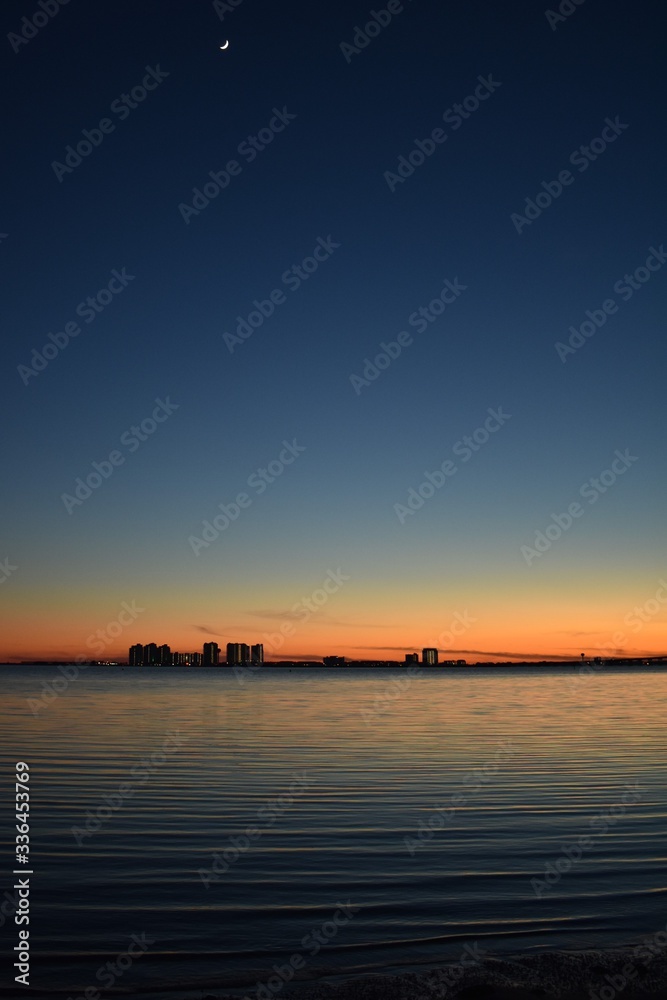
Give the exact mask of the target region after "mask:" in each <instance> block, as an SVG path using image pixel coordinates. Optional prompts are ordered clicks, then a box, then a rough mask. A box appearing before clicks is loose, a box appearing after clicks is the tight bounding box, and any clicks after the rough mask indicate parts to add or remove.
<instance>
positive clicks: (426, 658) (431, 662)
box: [422, 646, 438, 667]
mask: <svg viewBox="0 0 667 1000" xmlns="http://www.w3.org/2000/svg"><path fill="white" fill-rule="evenodd" d="M437 662H438V650H437V649H435V648H430V647H428V646H425V647H424V649H422V663H424V664H425V665H426V666H429V667H434V666H435V665H436V663H437Z"/></svg>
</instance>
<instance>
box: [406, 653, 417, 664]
mask: <svg viewBox="0 0 667 1000" xmlns="http://www.w3.org/2000/svg"><path fill="white" fill-rule="evenodd" d="M405 662H406V663H419V653H406V654H405Z"/></svg>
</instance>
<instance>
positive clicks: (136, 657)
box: [127, 642, 144, 667]
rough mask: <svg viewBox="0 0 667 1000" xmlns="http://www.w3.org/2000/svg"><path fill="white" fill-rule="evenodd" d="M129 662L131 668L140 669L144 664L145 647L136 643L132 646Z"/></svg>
mask: <svg viewBox="0 0 667 1000" xmlns="http://www.w3.org/2000/svg"><path fill="white" fill-rule="evenodd" d="M127 662H128V663H129V664H130V666H131V667H140V666H142V664H143V662H144V647H143V646H142V645H141V643H140V642H137V643H135V645H134V646H130V651H129V653H128V657H127Z"/></svg>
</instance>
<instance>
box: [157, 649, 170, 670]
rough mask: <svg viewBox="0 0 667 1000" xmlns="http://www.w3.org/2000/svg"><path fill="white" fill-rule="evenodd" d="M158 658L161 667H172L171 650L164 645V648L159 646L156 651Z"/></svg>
mask: <svg viewBox="0 0 667 1000" xmlns="http://www.w3.org/2000/svg"><path fill="white" fill-rule="evenodd" d="M158 656H159V658H160V659H159V663H160V666H161V667H170V666H171V665H172V662H173V660H172V658H171V648H170V647H169V646H167V645H166V644H165V645H164V646H160V648H159V649H158Z"/></svg>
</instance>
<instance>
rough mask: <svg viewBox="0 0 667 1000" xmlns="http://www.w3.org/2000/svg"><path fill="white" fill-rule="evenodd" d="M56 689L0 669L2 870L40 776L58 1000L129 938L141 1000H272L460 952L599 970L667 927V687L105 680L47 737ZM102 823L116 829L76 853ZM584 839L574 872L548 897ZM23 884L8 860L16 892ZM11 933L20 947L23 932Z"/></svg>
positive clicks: (41, 893)
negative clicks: (16, 807) (36, 707)
mask: <svg viewBox="0 0 667 1000" xmlns="http://www.w3.org/2000/svg"><path fill="white" fill-rule="evenodd" d="M57 676H60V675H59V674H58V673H57V671H56V668H53V667H49V668H46V667H40V668H31V669H26V668H23V669H18V668H2V670H1V671H0V678H1V681H2V685H3V699H2V704H3V707H2V710H1V714H0V719H1V726H0V728H1V731H2V736H1V737H0V750H1V753H2V800H1V801H2V802H3V808H2V810H1V815H2V830H1V833H2V841H3V857H5V858H7V857H9V858H10V861H9V864H10V865H11V863H12V862H11V855H10V854H9V853H8V851H7V852H6V851H5V850H4V848H5V847H7V848H9V842H10V841H11V843H12V845H13V839H14V833H15V830H14V826H13V810H12V811H11V812H10V810H9V809H8V808H6V807H5V804H7V803H10V805H11V802H12V801H13V789H12V786H11V784H10V778H11V771H12V768H13V764H14V762H15V761H16V760H25V761H26V762H27V763H28V764H29V765H30V768H31V770H30V777H31V781H30V787H31V813H32V815H31V824H32V831H31V840H32V856H31V860H32V868H33V870H34V872H35V874H34V875H33V877H32V880H31V885H32V898H31V921H30V941H31V951H32V952H33V960H32V979H31V982H32V984H33V985H34V986H37V987H40V993H41V995H44V996H47V995H50V994H51V993H52V992H53V993H56V992H57V991H58V990H63V991H64V994H63V995H64V996H69V995H70V994H71V995H72V996H76V995H78V994H77V992H76V991H77V990H79V991H82V990H83V989H84V988H85V987H86V986H89V985H97V986H100V984H101V980H99V979H96V973H97V970H98V969H99V968H100V966H101V965H103V964H104V963H105V962H106V961H113V960H114V959H115V956H117V955H119V954H120V953H122V952H124V951H125V950H126V949H127V947H128V945H129V943H130V941H131V938H132V935H133V934H136V935H138V936H139V937H140V938H141V935H142V934H145V935H147V936H148V938H149V939H155V943H153V944H151V945H150V947H149V948H148V950H147V951H146V952H145V954H142V956H141V957H140V958H138V959H137V960H136V961H135V962H134V964H133V965H132V966H131V967H130V968H128V969H127V971H125V972H124V973H123V975H122V977H121V978H119V979H118V980H117V982H116V986H117V987H118V988H121V987H122V988H124V989H126V990H127V991H128V992H129V993H130V994H131V995H133V994H140V993H141V992H142V991H143V990H144V989H146V988H148V987H150V988H152V989H158V988H159V989H160V990H162V992H163V995H164V997H169V996H178V997H184V996H195V995H197V992H196V991H197V990H199V989H204V990H206V989H215V988H216V987H223V986H224V987H226V988H228V989H229V990H230V991H231V992H233V991H234V990H236V989H238V990H239V992H241V993H242V992H247V993H248V994H249V995H250V994H251V992H252V995H253V996H254V992H255V989H256V983H257V982H258V981H265V980H266V979H267V978H268V977H269V976H271V975H273V972H272V966H273V965H274V964H275V963H278V964H279V965H280V964H284V963H285V962H286V961H288V960H289V958H290V956H291V955H293V954H295V953H301V954H302V955H303V956H304V959H305V962H306V964H305V967H304V969H303V975H304V976H306V977H311V978H312V977H318V976H325V977H328V978H329V979H332V978H333V977H335V976H338V975H341V974H355V973H359V972H373V971H379V970H387V969H391V970H395V969H404V968H414V967H417V966H423V965H426V964H428V963H438V962H440V961H448V960H455V959H457V958H458V957H459V955H460V954H461V950H462V948H463V945H464V944H465V943H466V942H469V943H473V942H478V944H479V946H481V947H483V948H485V949H487V950H488V951H526V950H529V949H536V948H546V947H568V948H588V947H593V946H596V947H597V946H600V945H612V944H617V943H625V942H628V941H635V940H637V939H638V938H639V937H640V936H641V935H643V934H648V933H655V931H656V930H658V929H660V928H663V927H664V925H665V921H666V919H667V912H666V911H667V907H666V903H667V885H666V883H665V862H666V860H667V858H666V856H665V855H666V851H667V847H666V840H665V819H666V817H667V804H666V803H667V782H666V778H667V739H666V732H667V725H666V721H667V673H664V672H660V671H647V672H642V673H634V672H630V671H625V672H621V671H619V672H615V673H610V674H607V675H606V676H604V677H599V676H593V677H591V678H583V679H580V680H579V682H578V683H576V682H574V680H573V679H575V678H576V677H577V674H576V671H575V670H573V671H572V673H570V672H566V671H563V672H548V673H544V672H537V671H535V670H533V671H529V670H526V669H525V668H524V669H522V670H518V669H516V670H514V669H513V670H509V671H504V670H503V671H502V672H501V671H500V670H495V671H492V670H482V671H475V673H474V674H473V673H472V670H471V671H470V673H463V674H461V673H456V674H447V675H443V674H435V675H432V674H428V673H426V674H423V675H421V676H418V677H415V678H413V679H412V680H411V682H410V684H409V685H408V686H407V689H406V690H404V691H402V692H401V691H400V690H399V688H398V686H397V684H394V683H393V681H398V680H400V682H401V684H403V685H404V684H405V680H404V678H406V676H407V675H406V674H404V673H403V672H402V671H396V672H392V673H369V672H350V673H346V674H344V675H341V674H340V673H337V674H335V675H331V674H329V673H325V672H324V671H323V670H322V671H319V672H318V671H314V670H310V671H291V672H289V671H279V672H274V671H270V670H268V669H265V671H264V672H263V673H258V674H257V675H256V676H254V677H252V678H250V679H249V680H247V682H246V684H245V685H244V686H241V685H240V684H239V683H238V681H237V680H236V679H235V678H234V676H233V675H231V674H228V673H227V672H226V671H224V670H218V671H203V670H192V671H184V670H180V671H169V670H150V671H149V670H143V671H141V670H134V671H133V670H129V669H121V668H120V667H118V668H88V669H87V670H84V671H83V672H82V673H81V676H80V678H79V679H78V680H76V681H74V682H73V683H71V684H70V685H69V686H68V688H67V689H66V690H65V691H64V692H63V693H62V695H61V696H59V697H58V698H57V699H55V700H54V701H53V702H52V703H50V704H49V705H48V706H46V705H44V706H43V707H41V709H40V711H39V714H38V715H37V716H35V715H33V713H32V711H31V710H30V708H29V707H28V704H27V701H26V699H27V698H34V699H37V698H39V697H40V692H41V690H42V688H43V684H44V682H45V681H46V680H52V679H53V678H54V677H57ZM392 679H393V681H392ZM385 694H391V695H392V697H383V696H384V695H385ZM395 695H398V696H397V697H394V696H395ZM378 696H380V699H381V700H380V701H379V702H375V699H376V698H378ZM374 703H375V704H376V706H377V707H378V708H379V711H375V712H374ZM170 733H172V735H173V734H174V733H175V734H176V738H177V739H178V740H179V741H180V743H179V744H178V745H177V744H176V743H175V742H173V741H172V742H171V743H167V744H165V740H169V737H170ZM153 754H155V755H156V756H155V757H153V758H152V760H151V755H153ZM162 755H163V756H162ZM147 758H148V767H147V766H146V763H144V764H142V763H141V762H142V760H144V761H145V760H146V759H147ZM475 768H481V769H484V768H486V771H484V770H482V774H481V776H480V775H477V776H476V775H475V774H474V769H475ZM133 769H134V770H133ZM471 772H473V773H472V774H471ZM297 778H300V780H301V782H302V784H301V785H299V786H296V785H293V784H292V783H293V782H294V781H295V780H296V779H297ZM291 784H292V794H291V798H292V802H291V804H290V802H289V789H290V785H291ZM121 786H126V788H125V791H123V790H122V789H121ZM627 786H631V788H630V789H629V788H628V787H627ZM128 788H129V791H130V792H132V793H133V794H131V795H130V794H129V793H128ZM119 789H121V791H119ZM105 795H108V796H111V797H112V798H111V802H112V804H118V803H119V802H120V803H121V805H120V808H117V809H115V810H113V811H112V812H111V815H110V816H107V812H109V811H111V810H110V807H109V806H108V805H107V803H106V802H105V800H104V796H105ZM624 795H625V804H623V803H624ZM114 796H116V797H115V798H114ZM281 796H282V797H283V798H282V804H277V806H276V808H275V809H273V810H271V801H272V800H276V799H278V798H279V797H281ZM285 796H288V797H287V798H285ZM100 807H101V812H100V813H98V809H100ZM105 807H106V808H105ZM267 807H268V808H267ZM447 810H449V811H447ZM610 810H613V812H614V813H615V814H616V815H612V817H611V819H612V820H613V822H612V823H609V821H607V823H603V822H601V821H600V820H599V817H600V814H601V813H603V814H609V813H610ZM87 811H88V818H89V820H92V821H93V822H92V823H91V825H96V824H97V823H98V822H99V823H101V825H100V827H99V829H97V831H96V832H95V833H94V834H93V835H92V836H89V837H86V838H85V839H82V837H81V835H79V839H82V843H81V844H80V845H79V844H77V842H76V840H75V837H74V836H73V834H72V827H77V828H79V829H81V830H84V832H85V823H86V813H87ZM100 817H101V818H100ZM105 817H106V818H105ZM596 817H598V821H597V823H595V825H591V824H592V822H593V821H595V820H596ZM429 821H432V822H433V823H434V824H438V823H439V824H440V826H439V827H437V826H436V828H435V829H434V830H433V829H431V830H430V839H427V838H426V837H425V838H424V839H422V840H421V841H419V840H418V834H419V830H420V823H421V824H422V827H421V828H422V830H424V829H426V828H427V827H426V824H428V823H429ZM605 826H607V829H606V832H605V829H604V828H605ZM249 828H250V829H251V831H252V839H251V838H250V837H249V838H248V840H247V844H248V845H249V848H248V849H244V846H245V843H246V842H244V841H243V840H237V848H238V847H240V852H239V854H238V856H236V855H235V850H236V849H232V850H230V848H232V844H231V841H230V838H231V837H236V838H238V837H243V836H245V835H246V831H247V830H248V829H249ZM406 837H407V838H411V839H410V840H408V841H407V842H406V839H405V838H406ZM579 837H590V838H591V839H590V841H589V843H588V846H586V847H585V848H581V849H580V850H581V858H580V860H579V861H578V862H577V863H575V864H574V865H573V866H572V867H571V869H570V870H569V871H561V872H560V878H559V879H558V874H559V872H558V869H557V868H556V867H554V868H552V869H551V873H552V874H551V876H550V878H551V880H552V884H548V883H545V885H546V888H545V889H544V891H543V892H542V894H541V895H540V896H538V895H536V892H535V889H534V888H533V886H532V885H531V879H536V878H537V879H544V875H545V866H546V865H548V864H551V865H553V866H555V865H556V862H557V861H560V866H559V867H560V869H564V868H566V867H567V864H566V860H567V859H566V858H565V854H564V853H563V848H564V847H568V846H569V845H572V844H574V843H576V841H577V839H578V838H579ZM224 851H227V855H226V856H227V859H228V868H227V870H226V871H224V872H221V874H219V875H218V877H217V879H215V880H214V879H213V874H214V873H213V871H212V866H213V863H214V854H215V853H216V852H217V853H218V855H219V858H220V864H221V865H222V866H225V862H224V860H223V858H222V852H224ZM572 853H573V855H574V854H576V852H572ZM219 867H220V865H219ZM199 869H205V870H207V871H208V873H209V874H208V875H207V874H206V871H205V872H204V878H205V879H206V880H207V881H208V883H209V884H208V887H207V886H206V885H205V884H204V880H203V879H202V877H201V875H200V874H198V870H199ZM12 881H13V877H12V875H11V873H10V872H9V871H8V867H7V863H6V864H5V868H4V870H3V875H2V889H3V892H4V890H6V889H10V888H11V885H12ZM538 891H541V890H540V888H539V886H538ZM4 898H5V897H3V899H4ZM348 901H349V902H350V903H351V904H352V906H353V907H358V910H357V911H356V912H354V910H352V911H348V912H349V913H352V914H353V915H351V916H348V917H346V918H344V919H343V918H342V917H341V911H340V910H339V909H338V906H339V904H341V903H344V904H347V903H348ZM337 911H338V917H337V919H338V925H336V924H335V923H334V922H333V917H334V915H335V914H336V913H337ZM323 924H324V925H325V928H324V931H323V932H321V928H322V925H323ZM7 932H8V933H7ZM313 932H318V933H321V934H322V940H323V941H324V942H325V944H324V945H323V946H321V948H320V950H319V951H318V953H317V954H314V953H313V952H314V951H315V944H314V938H313V937H312V934H313ZM3 933H5V934H6V935H7V936H8V937H9V938H11V939H12V940H11V944H12V945H13V944H14V943H15V942H14V940H13V938H14V937H15V936H16V929H15V928H14V925H13V923H12V922H11V920H9V919H8V920H7V922H6V923H5V930H4V932H3ZM307 935H311V936H310V937H308V939H307V941H306V942H305V943H304V940H303V939H304V938H306V936H307ZM327 935H328V936H327ZM135 951H136V948H135ZM10 981H11V980H10ZM5 984H6V985H9V982H8V981H7V978H6V977H4V976H3V986H4V985H5ZM102 985H104V983H102ZM180 987H183V988H180ZM10 992H11V991H10Z"/></svg>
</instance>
